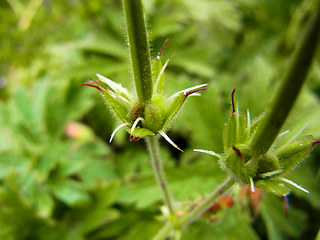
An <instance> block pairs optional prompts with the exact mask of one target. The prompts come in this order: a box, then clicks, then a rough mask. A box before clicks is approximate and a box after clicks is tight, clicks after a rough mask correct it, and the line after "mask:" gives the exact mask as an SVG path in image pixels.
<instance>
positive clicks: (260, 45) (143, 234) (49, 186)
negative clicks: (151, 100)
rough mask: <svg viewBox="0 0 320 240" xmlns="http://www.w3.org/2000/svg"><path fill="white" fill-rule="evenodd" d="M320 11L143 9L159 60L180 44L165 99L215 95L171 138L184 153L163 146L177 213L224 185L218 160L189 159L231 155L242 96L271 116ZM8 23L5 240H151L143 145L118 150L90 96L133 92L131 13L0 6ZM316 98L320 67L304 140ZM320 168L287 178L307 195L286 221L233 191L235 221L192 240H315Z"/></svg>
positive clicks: (59, 4)
mask: <svg viewBox="0 0 320 240" xmlns="http://www.w3.org/2000/svg"><path fill="white" fill-rule="evenodd" d="M311 2H312V1H301V0H294V1H293V0H283V1H277V0H269V1H265V0H259V1H254V0H232V1H222V0H212V1H209V0H197V1H196V0H174V1H164V0H145V1H144V3H145V11H146V16H147V20H148V27H149V31H150V32H149V36H150V41H151V47H152V56H153V57H155V56H156V54H157V53H158V51H159V50H160V48H161V45H162V44H163V42H164V40H165V39H167V38H169V39H170V41H169V42H168V44H167V46H166V48H165V51H164V52H163V54H162V58H163V59H164V60H165V59H167V58H170V62H169V65H168V67H167V70H166V78H167V80H166V82H167V84H166V85H167V86H166V88H167V89H166V92H167V93H168V96H169V95H171V94H172V93H174V92H176V90H177V89H184V88H187V87H190V86H193V85H196V84H201V83H209V87H208V89H207V91H206V92H203V93H202V96H201V97H195V98H194V99H192V101H188V100H187V101H186V104H185V106H184V109H182V112H181V113H180V114H179V116H178V117H176V121H175V124H173V126H172V128H171V131H169V132H168V134H169V136H170V137H171V138H172V139H173V140H174V141H176V142H177V143H178V145H179V146H181V147H182V148H183V149H184V150H185V152H184V153H182V154H181V153H179V152H177V151H176V150H175V149H173V148H172V147H171V146H170V145H168V144H167V143H166V142H163V144H162V155H163V159H164V165H165V170H166V172H167V174H168V181H169V187H170V189H171V190H172V193H173V195H174V198H175V200H176V201H177V204H178V205H181V206H182V205H186V209H188V208H191V207H192V204H193V203H192V202H194V201H196V200H199V199H200V200H201V197H202V196H203V195H205V194H206V193H208V192H209V191H210V190H211V189H213V188H215V186H217V185H218V184H219V183H220V182H221V180H222V179H223V178H224V173H223V172H221V170H219V166H218V164H217V162H216V159H214V158H211V157H207V156H203V155H200V154H197V153H194V152H193V151H192V149H193V148H202V149H210V150H214V151H217V152H221V151H222V128H223V126H224V124H225V121H226V119H227V115H228V112H229V108H230V94H231V91H232V89H233V88H237V95H236V101H237V102H239V104H240V106H241V109H246V108H250V111H251V115H252V117H257V116H258V115H259V114H260V113H261V112H263V111H264V110H265V107H266V106H267V104H268V103H269V101H270V98H271V97H272V96H273V92H274V89H275V88H276V87H277V83H278V82H279V79H280V76H281V75H282V73H283V69H284V66H285V64H286V61H287V58H288V57H289V56H290V53H291V52H292V50H293V48H294V44H295V43H296V39H298V38H299V29H301V26H303V24H304V19H303V18H301V16H302V15H303V12H305V11H309V8H310V3H311ZM0 20H1V21H0V36H1V37H0V63H1V64H0V237H1V239H9V240H10V239H12V240H15V239H40V240H42V239H62V240H65V239H75V240H77V239H97V240H98V239H99V240H100V239H126V240H128V239H135V240H139V239H141V240H145V239H150V238H151V237H152V236H153V235H154V234H155V233H156V232H157V231H158V229H159V228H160V227H161V225H162V223H161V222H160V221H158V217H159V218H160V216H161V212H160V207H161V204H162V201H161V195H160V192H159V190H158V189H157V186H156V182H155V180H154V177H153V175H152V170H151V166H150V165H149V160H148V155H147V152H146V151H145V146H144V144H143V143H142V141H139V142H134V143H130V142H129V141H128V136H127V135H126V133H124V132H123V133H121V132H120V133H118V135H117V136H116V137H115V139H114V142H113V143H112V144H108V143H107V139H108V137H109V136H110V134H111V133H112V131H113V129H114V128H115V127H116V126H117V119H115V118H114V116H112V115H111V114H110V112H109V111H108V109H106V106H105V105H104V103H103V102H102V100H101V98H100V97H99V96H98V94H96V92H95V91H93V90H92V91H91V89H83V88H81V87H80V84H81V83H83V82H86V81H88V80H89V79H90V78H91V77H92V78H94V76H95V74H96V73H99V74H102V75H104V76H107V77H108V78H110V79H116V80H117V82H121V83H122V85H123V86H125V87H128V88H132V89H133V86H132V84H131V82H132V81H131V80H132V76H131V73H130V70H129V69H130V68H129V64H128V62H129V61H128V60H129V57H128V48H127V44H126V37H125V28H124V20H123V14H122V7H121V1H117V0H109V1H98V0H91V1H80V0H72V1H71V0H68V1H51V0H43V1H41V0H29V1H19V0H3V1H1V2H0ZM319 96H320V62H319V60H318V59H317V60H316V61H315V63H314V65H313V69H312V71H311V73H310V77H309V81H308V84H307V86H306V87H305V89H304V91H303V93H302V94H301V96H300V98H299V99H298V102H297V105H296V107H295V109H294V110H293V112H292V114H291V116H290V118H289V119H288V121H287V123H286V126H285V127H284V129H294V130H296V131H297V130H299V129H301V128H303V127H304V126H305V125H306V124H307V128H306V130H305V132H304V134H313V135H314V136H315V138H316V139H319V138H320V128H319V126H318V123H319V122H320V100H319ZM75 122H78V123H81V124H80V125H79V124H75ZM70 126H78V127H75V128H74V131H76V132H75V133H74V134H72V133H71V132H70V131H68V129H69V128H68V127H70ZM69 130H70V129H69ZM80 136H82V137H80ZM319 158H320V151H319V150H315V151H314V152H313V153H312V154H311V157H310V158H309V159H308V160H307V161H306V163H305V164H303V165H302V166H301V167H299V168H298V169H296V170H295V171H293V172H292V173H291V175H290V176H289V177H288V178H289V179H291V180H293V181H295V182H299V183H300V184H302V185H303V187H304V188H306V189H308V190H310V192H311V193H310V194H305V193H302V192H299V191H298V190H297V191H295V192H294V193H293V194H292V195H291V196H290V198H289V201H290V210H289V218H285V215H284V210H283V205H282V199H280V198H276V197H274V196H269V194H268V193H266V192H265V193H264V194H263V198H262V200H261V202H260V203H259V208H258V211H257V213H256V214H255V215H254V216H253V213H252V212H251V206H250V204H243V203H241V202H240V201H239V196H238V190H237V189H235V190H234V191H232V192H230V194H233V197H234V201H235V204H234V206H233V207H232V208H222V209H220V210H219V212H217V213H215V216H214V220H213V219H211V220H210V219H206V218H202V219H201V220H200V221H197V222H194V223H192V224H191V225H190V226H189V227H187V228H186V229H185V230H184V233H183V235H182V239H183V240H184V239H186V240H189V239H190V240H191V239H212V238H216V239H240V238H242V237H241V236H244V237H243V238H246V239H259V238H267V237H268V238H270V239H300V238H301V236H304V237H306V238H310V239H312V238H314V237H315V236H316V234H317V232H318V230H319V229H318V227H319V225H320V218H319V214H320V204H319V203H320V189H319V183H320V180H319V178H320V165H319Z"/></svg>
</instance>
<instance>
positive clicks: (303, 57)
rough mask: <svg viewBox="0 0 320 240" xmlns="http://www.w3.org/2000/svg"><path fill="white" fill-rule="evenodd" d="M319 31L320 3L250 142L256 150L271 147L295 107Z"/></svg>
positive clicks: (263, 150) (257, 151)
mask: <svg viewBox="0 0 320 240" xmlns="http://www.w3.org/2000/svg"><path fill="white" fill-rule="evenodd" d="M319 33H320V11H319V6H317V8H316V9H315V12H314V15H313V16H312V17H311V19H310V20H309V22H308V23H307V25H306V27H305V32H304V34H303V35H302V38H301V41H300V42H299V43H298V46H297V48H296V50H295V52H294V54H293V57H292V59H291V62H290V64H289V67H288V70H287V72H286V74H285V75H284V78H283V79H282V82H281V85H280V87H279V89H278V91H277V93H276V95H275V97H274V99H273V102H272V104H271V107H270V108H269V110H267V113H266V116H265V118H264V120H263V123H262V125H261V127H260V128H259V129H257V133H256V134H255V136H254V137H253V139H252V142H251V146H252V149H253V151H255V153H256V154H258V155H259V154H263V153H265V152H267V151H268V150H269V148H270V147H271V145H272V143H273V142H274V140H275V138H276V137H277V135H278V134H279V131H280V129H281V127H282V125H283V123H284V122H285V120H286V118H287V116H288V115H289V113H290V110H291V109H292V107H293V105H294V103H295V100H296V99H297V97H298V95H299V92H300V90H301V88H302V86H303V84H304V82H305V80H306V78H307V74H308V70H309V69H310V66H311V63H312V59H313V57H314V54H315V53H316V47H317V43H318V39H319Z"/></svg>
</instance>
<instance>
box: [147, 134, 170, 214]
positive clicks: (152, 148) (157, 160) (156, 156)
mask: <svg viewBox="0 0 320 240" xmlns="http://www.w3.org/2000/svg"><path fill="white" fill-rule="evenodd" d="M146 142H147V148H148V151H149V155H150V159H151V164H152V168H153V173H154V175H155V178H156V181H157V183H158V186H159V188H160V189H161V193H162V196H163V200H164V203H165V205H166V206H167V208H168V210H169V213H170V216H173V214H174V210H173V206H172V202H173V201H172V197H171V195H170V192H169V189H168V184H167V180H166V176H165V173H164V171H163V166H162V161H161V156H160V143H159V136H147V137H146Z"/></svg>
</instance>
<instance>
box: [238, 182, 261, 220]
mask: <svg viewBox="0 0 320 240" xmlns="http://www.w3.org/2000/svg"><path fill="white" fill-rule="evenodd" d="M244 196H248V197H249V199H250V205H251V207H252V210H253V213H254V214H256V213H257V212H258V207H259V203H260V201H261V199H262V190H261V189H259V188H255V191H254V192H252V191H251V189H250V187H244V188H241V190H240V193H239V200H240V202H242V200H243V197H244Z"/></svg>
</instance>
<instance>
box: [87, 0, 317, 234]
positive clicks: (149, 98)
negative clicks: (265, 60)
mask: <svg viewBox="0 0 320 240" xmlns="http://www.w3.org/2000/svg"><path fill="white" fill-rule="evenodd" d="M123 9H124V14H125V20H126V26H127V34H128V43H129V49H130V56H131V64H132V69H133V78H134V82H135V89H136V91H135V92H129V91H128V90H127V89H126V88H124V87H122V86H121V85H120V84H118V83H115V82H113V81H111V80H110V79H108V78H106V77H104V76H101V75H99V74H97V77H98V80H96V81H91V82H87V83H83V84H82V85H83V86H90V87H94V88H97V89H98V90H99V91H100V93H101V95H102V97H103V98H104V99H105V101H106V102H107V104H108V105H109V106H110V108H111V110H112V111H114V113H115V115H116V116H117V117H118V118H119V119H120V120H121V121H122V124H121V125H120V126H119V127H117V128H116V129H115V131H114V132H113V133H112V135H111V137H110V142H111V140H112V139H113V137H114V135H115V133H116V132H117V131H118V130H119V129H120V128H122V127H124V128H126V129H127V131H128V133H129V136H130V137H129V139H130V141H134V140H138V139H140V138H144V139H145V140H146V143H147V148H148V151H149V155H150V159H151V163H152V166H153V170H154V175H155V178H156V180H157V183H158V185H159V189H160V191H161V192H162V195H163V200H164V203H165V210H166V211H163V212H165V214H164V215H165V220H166V223H165V225H164V227H163V228H162V229H161V230H160V231H159V232H158V234H157V235H156V236H155V237H154V240H161V239H165V238H166V237H168V236H174V237H175V239H178V238H179V236H180V231H181V226H182V225H185V224H187V223H189V222H190V221H191V220H194V219H196V218H197V217H199V216H201V215H203V213H204V212H205V211H206V210H208V209H209V207H210V206H212V203H213V202H214V201H215V200H216V199H217V198H218V197H220V196H221V195H222V194H223V193H224V192H225V191H226V190H228V189H230V188H231V187H232V186H233V185H234V184H239V185H242V186H245V187H250V190H251V191H252V192H254V191H255V188H259V189H262V190H266V191H270V192H272V193H274V194H276V195H278V196H282V197H284V198H286V196H287V195H288V194H289V193H290V191H291V188H292V187H295V188H298V189H300V190H302V191H304V192H306V193H308V191H307V190H306V189H304V188H303V187H302V186H300V185H298V184H297V183H294V182H292V181H291V180H289V179H288V178H286V176H285V175H286V174H287V173H288V172H289V171H291V170H292V169H294V168H295V167H296V166H297V165H299V164H300V163H301V162H302V161H303V160H304V159H305V158H306V157H307V155H308V153H309V152H310V151H311V150H312V149H313V148H314V146H315V145H316V144H317V143H319V141H317V140H315V139H314V138H313V137H312V136H302V137H301V136H300V135H301V132H302V131H298V132H297V133H296V134H295V135H294V137H292V138H291V139H289V140H288V141H282V140H283V139H282V138H283V137H284V135H286V134H287V133H288V131H285V132H282V133H281V132H280V131H281V128H282V126H283V124H284V122H285V120H286V118H287V116H288V114H289V113H290V110H291V109H292V107H293V105H294V103H295V100H296V99H297V97H298V95H299V92H300V90H301V88H302V87H303V84H304V82H305V79H306V77H307V74H308V70H309V68H310V66H311V63H312V59H313V56H314V54H315V50H316V47H317V42H318V38H319V29H320V6H319V1H317V7H316V8H315V9H314V11H313V13H312V14H311V16H310V18H309V22H308V24H307V25H306V28H305V31H303V33H302V34H301V35H302V36H301V39H300V42H298V44H297V47H296V50H295V52H294V54H293V56H292V59H291V62H290V64H289V65H288V68H287V70H286V73H285V75H284V77H283V79H282V81H281V84H280V86H279V89H278V91H277V92H276V94H275V96H274V98H273V100H272V102H271V103H270V105H269V107H268V108H267V109H266V111H265V113H262V114H261V115H260V116H259V117H258V118H257V119H256V120H254V121H253V120H251V116H250V112H249V110H247V112H246V114H243V113H241V112H240V111H239V108H238V106H237V104H236V103H235V100H234V99H235V89H234V90H233V91H232V94H231V106H232V107H231V113H230V116H229V118H228V120H227V123H226V125H225V128H224V131H223V136H222V141H223V145H224V152H223V153H221V154H218V153H215V152H213V151H210V150H202V149H195V151H198V152H204V153H208V154H211V155H213V156H214V157H216V158H218V160H219V163H220V166H221V167H222V169H224V170H225V171H226V172H227V174H228V177H227V179H226V180H225V181H224V182H223V183H222V184H221V185H220V186H219V187H218V188H217V189H215V190H214V191H213V192H211V193H210V194H208V195H207V196H206V197H205V198H204V199H203V200H202V201H201V202H200V203H199V204H196V206H195V207H193V208H192V210H191V211H189V212H187V213H186V214H183V215H179V214H178V211H177V209H175V204H174V201H173V198H172V194H170V193H169V190H168V187H167V181H166V177H165V173H164V170H163V167H162V162H161V156H160V146H159V141H158V138H159V136H163V137H164V138H165V139H166V140H167V141H168V142H169V143H170V144H171V145H173V146H174V147H175V148H177V149H179V150H181V149H180V148H179V147H178V146H177V145H176V144H175V143H173V141H171V139H170V138H169V137H168V136H167V134H166V133H165V132H166V130H167V127H168V125H169V124H170V122H171V121H172V120H173V118H174V117H175V116H176V114H177V112H178V111H179V110H180V108H181V106H182V105H183V103H184V102H185V100H186V98H187V97H188V96H192V95H199V93H198V92H199V91H203V90H205V89H206V84H201V85H197V86H194V87H190V88H187V89H185V90H182V91H178V92H177V93H175V94H173V95H172V96H171V97H169V98H166V97H165V95H164V85H165V73H164V72H165V69H166V67H167V65H168V62H169V60H167V61H166V62H165V63H164V64H162V62H161V53H162V51H163V49H164V47H165V45H166V43H167V41H166V42H165V43H164V45H163V47H162V49H161V50H160V52H159V54H158V56H157V57H156V58H155V59H154V60H151V59H150V52H149V44H148V38H147V31H146V24H145V19H144V12H143V6H142V2H141V0H135V1H132V0H123ZM208 111H209V109H208ZM208 141H209V140H208ZM181 151H182V150H181ZM212 177H214V176H212ZM259 191H260V190H259Z"/></svg>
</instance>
